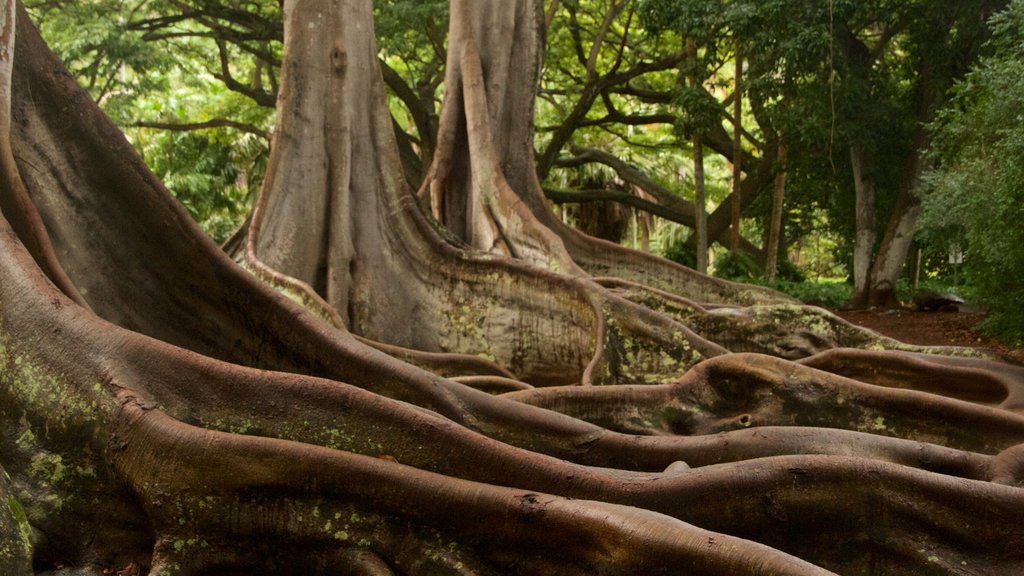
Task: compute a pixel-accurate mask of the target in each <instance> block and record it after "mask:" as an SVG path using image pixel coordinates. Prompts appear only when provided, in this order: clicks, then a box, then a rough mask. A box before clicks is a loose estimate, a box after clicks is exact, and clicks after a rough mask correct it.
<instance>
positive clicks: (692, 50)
mask: <svg viewBox="0 0 1024 576" xmlns="http://www.w3.org/2000/svg"><path fill="white" fill-rule="evenodd" d="M686 52H687V54H688V56H689V58H690V61H691V62H696V60H697V42H696V41H695V40H694V39H693V38H688V39H687V40H686ZM689 82H690V87H691V88H693V89H696V88H697V87H699V86H700V79H698V78H697V76H696V75H695V74H691V75H690V78H689ZM736 198H739V196H736ZM693 203H694V206H695V207H696V212H697V218H696V223H697V225H696V230H695V231H696V234H697V245H696V250H697V271H698V272H700V273H701V274H707V272H708V212H707V206H708V204H707V198H705V191H704V140H703V138H701V135H700V134H694V135H693Z"/></svg>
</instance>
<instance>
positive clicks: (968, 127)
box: [921, 0, 1024, 343]
mask: <svg viewBox="0 0 1024 576" xmlns="http://www.w3.org/2000/svg"><path fill="white" fill-rule="evenodd" d="M992 25H993V29H994V30H995V38H993V40H992V42H991V47H992V48H993V50H994V52H995V53H994V54H993V55H992V56H989V57H987V58H985V59H984V60H983V61H982V62H981V63H980V64H979V65H978V66H976V67H975V69H974V70H973V71H972V72H971V73H970V74H969V75H968V77H967V78H966V79H965V80H964V81H963V82H961V83H960V84H959V85H958V86H957V88H956V90H955V99H954V101H953V104H952V105H951V106H950V107H949V108H948V109H947V110H946V111H945V112H944V113H943V114H942V115H941V117H940V118H939V120H938V122H936V123H935V124H934V126H933V129H934V132H935V145H934V147H933V149H932V154H933V156H934V160H935V161H936V162H937V167H936V168H935V169H934V170H933V171H931V172H930V174H929V175H928V177H927V195H926V199H925V217H924V222H923V224H924V226H923V229H922V233H921V234H922V236H923V237H924V238H926V239H927V240H928V241H930V242H933V243H936V244H938V245H940V246H942V247H944V248H946V247H950V246H952V247H953V248H954V249H956V248H957V247H959V248H961V249H962V250H963V251H964V257H963V264H964V270H965V272H966V275H967V279H968V281H969V283H970V285H971V286H972V287H974V289H975V295H976V297H978V298H980V299H981V300H983V301H984V303H985V304H986V305H987V306H988V307H989V310H990V317H989V321H988V324H989V327H990V328H991V329H992V330H993V332H995V333H996V334H998V335H1000V336H1002V337H1003V338H1004V339H1008V340H1012V341H1015V342H1018V343H1019V342H1024V315H1021V309H1022V307H1024V284H1022V283H1021V281H1020V279H1021V278H1022V277H1024V227H1022V226H1021V222H1024V187H1022V186H1021V182H1024V124H1022V121H1024V116H1022V111H1024V2H1022V1H1021V0H1015V1H1014V2H1012V3H1011V5H1010V7H1009V8H1008V9H1007V10H1006V11H1005V12H1003V13H1001V14H1000V15H998V16H997V17H996V18H994V19H993V20H992Z"/></svg>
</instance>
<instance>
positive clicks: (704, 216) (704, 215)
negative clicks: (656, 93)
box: [686, 38, 708, 274]
mask: <svg viewBox="0 0 1024 576" xmlns="http://www.w3.org/2000/svg"><path fill="white" fill-rule="evenodd" d="M686 52H687V54H688V56H689V58H690V61H691V62H696V60H697V42H696V41H695V40H694V39H693V38H689V39H687V40H686ZM689 82H690V87H691V88H693V89H696V88H697V87H698V86H699V82H700V80H699V79H698V78H697V76H696V75H695V74H691V75H690V78H689ZM693 194H694V199H693V203H694V206H695V208H696V212H697V218H696V224H697V225H696V234H697V248H696V250H697V271H698V272H700V273H702V274H707V272H708V212H707V199H706V198H705V191H704V141H703V139H702V138H701V135H700V134H694V136H693Z"/></svg>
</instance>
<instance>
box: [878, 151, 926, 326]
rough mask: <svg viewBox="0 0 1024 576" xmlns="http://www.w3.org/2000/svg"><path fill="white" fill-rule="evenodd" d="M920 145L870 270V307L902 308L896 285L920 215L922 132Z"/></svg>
mask: <svg viewBox="0 0 1024 576" xmlns="http://www.w3.org/2000/svg"><path fill="white" fill-rule="evenodd" d="M915 140H916V141H917V142H918V143H919V144H920V145H919V146H918V147H916V148H915V152H913V153H911V156H910V158H909V159H908V160H907V165H906V167H905V168H904V176H903V181H902V182H901V183H900V191H899V196H898V197H897V198H896V205H895V206H893V212H892V217H891V218H890V219H889V223H888V225H887V226H886V231H885V236H883V237H882V243H881V245H880V246H879V249H878V255H877V256H876V257H875V261H874V264H873V265H872V267H871V285H870V286H869V296H868V302H867V303H868V305H870V306H881V307H886V308H892V307H896V306H898V305H899V299H898V298H897V296H896V286H897V284H898V282H899V279H900V275H901V274H902V272H903V267H904V264H906V261H907V255H908V254H909V253H910V248H911V246H912V245H913V243H914V226H915V224H916V223H917V218H918V216H920V214H921V200H920V198H919V197H918V196H917V188H918V186H919V184H920V181H921V170H922V164H921V152H920V150H924V147H925V146H927V143H926V139H925V138H924V136H923V133H922V134H920V135H919V137H918V138H916V139H915Z"/></svg>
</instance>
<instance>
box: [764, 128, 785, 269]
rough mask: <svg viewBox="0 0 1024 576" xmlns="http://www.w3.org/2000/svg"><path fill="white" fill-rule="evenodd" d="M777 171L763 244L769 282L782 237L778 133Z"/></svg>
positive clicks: (782, 145) (782, 147)
mask: <svg viewBox="0 0 1024 576" xmlns="http://www.w3.org/2000/svg"><path fill="white" fill-rule="evenodd" d="M778 150H779V152H778V160H777V162H778V165H779V169H778V170H779V171H778V174H776V175H775V187H774V188H773V193H772V212H771V218H770V219H769V222H768V242H767V246H765V256H766V259H765V265H764V279H765V280H766V281H767V282H769V283H771V282H774V281H775V274H776V272H777V271H778V261H779V250H780V245H781V238H782V212H783V201H784V200H785V198H786V154H787V152H786V142H785V140H784V139H783V138H782V135H779V145H778Z"/></svg>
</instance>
